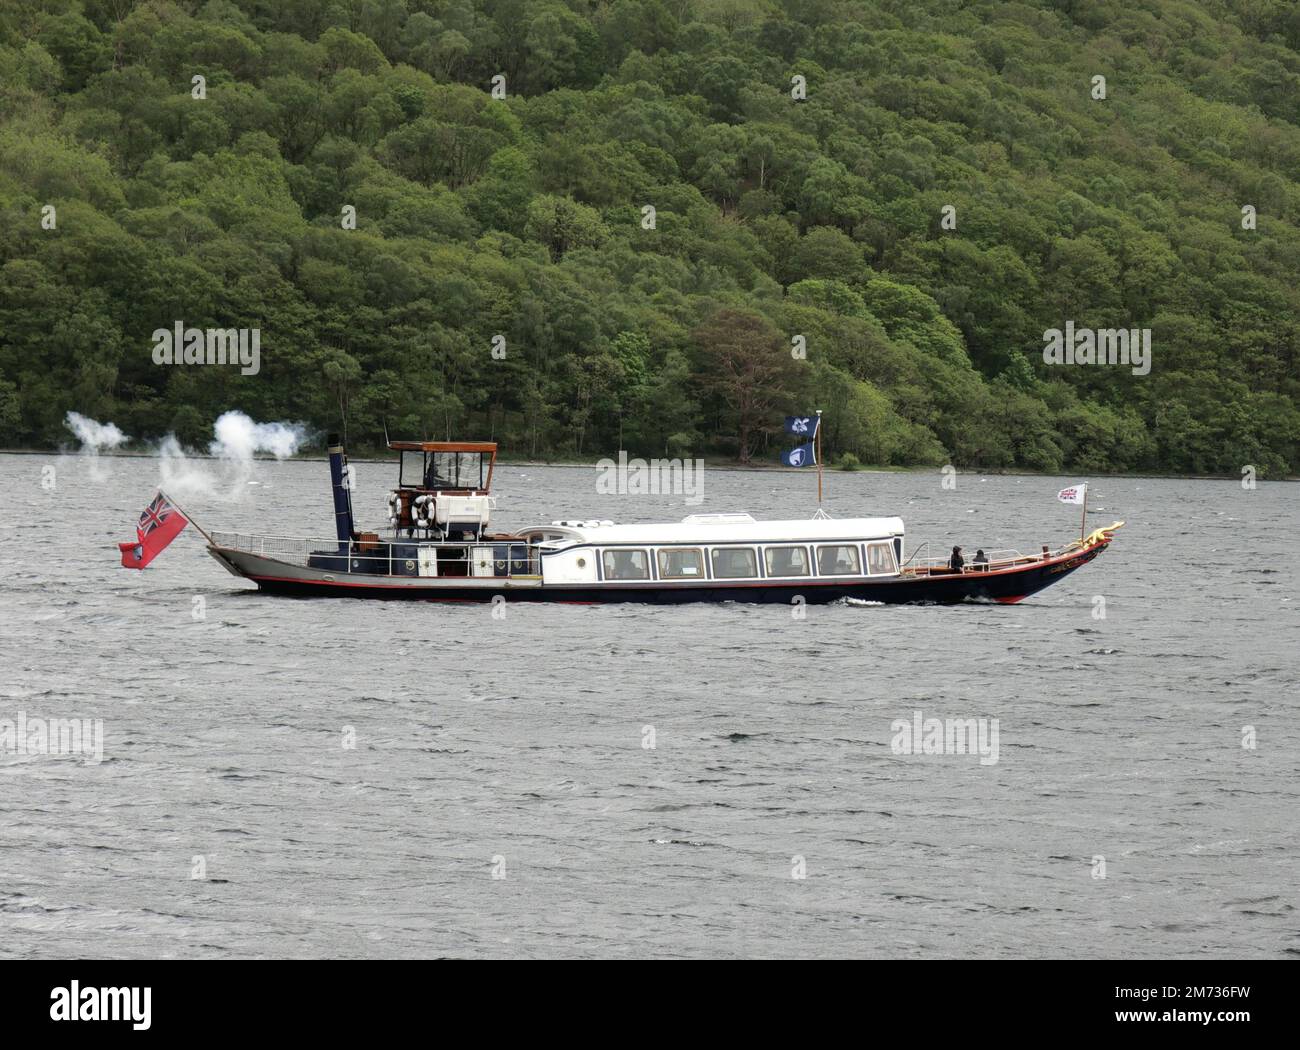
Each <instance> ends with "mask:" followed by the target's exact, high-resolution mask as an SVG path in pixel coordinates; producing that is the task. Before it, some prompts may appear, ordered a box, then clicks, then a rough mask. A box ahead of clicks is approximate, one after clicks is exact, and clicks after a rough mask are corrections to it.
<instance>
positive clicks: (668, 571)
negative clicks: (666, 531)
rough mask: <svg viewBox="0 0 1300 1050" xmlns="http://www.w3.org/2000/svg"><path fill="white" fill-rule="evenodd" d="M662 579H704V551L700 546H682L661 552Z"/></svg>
mask: <svg viewBox="0 0 1300 1050" xmlns="http://www.w3.org/2000/svg"><path fill="white" fill-rule="evenodd" d="M659 578H660V579H661V580H702V579H704V552H703V551H702V550H700V549H699V548H698V547H682V548H679V549H676V550H661V551H660V552H659Z"/></svg>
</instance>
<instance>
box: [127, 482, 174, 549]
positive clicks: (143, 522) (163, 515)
mask: <svg viewBox="0 0 1300 1050" xmlns="http://www.w3.org/2000/svg"><path fill="white" fill-rule="evenodd" d="M175 512H176V508H175V507H173V506H172V505H171V501H170V500H168V499H167V497H166V496H164V495H163V494H162V493H161V492H160V493H158V495H156V496H155V497H154V498H153V502H151V503H150V504H149V506H147V507H145V509H144V510H142V511H141V512H140V523H139V525H137V526H136V528H137V529H138V530H139V532H140V538H141V539H144V538H145V537H146V536H148V535H149V533H151V532H153V530H154V529H156V528H158V526H159V525H161V524H162V523H163V522H164V521H166V520H167V519H168V518H169V517H171V516H172V514H174V513H175Z"/></svg>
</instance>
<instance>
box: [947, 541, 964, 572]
mask: <svg viewBox="0 0 1300 1050" xmlns="http://www.w3.org/2000/svg"><path fill="white" fill-rule="evenodd" d="M965 564H966V559H965V558H963V557H962V556H961V548H960V547H954V548H953V549H952V559H951V560H950V561H949V562H948V568H950V569H951V570H952V571H953V572H961V570H962V566H964V565H965Z"/></svg>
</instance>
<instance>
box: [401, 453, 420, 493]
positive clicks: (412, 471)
mask: <svg viewBox="0 0 1300 1050" xmlns="http://www.w3.org/2000/svg"><path fill="white" fill-rule="evenodd" d="M398 484H400V485H409V486H410V487H411V488H417V489H418V488H423V487H424V453H423V452H410V451H407V452H403V453H402V472H401V474H400V476H399V479H398Z"/></svg>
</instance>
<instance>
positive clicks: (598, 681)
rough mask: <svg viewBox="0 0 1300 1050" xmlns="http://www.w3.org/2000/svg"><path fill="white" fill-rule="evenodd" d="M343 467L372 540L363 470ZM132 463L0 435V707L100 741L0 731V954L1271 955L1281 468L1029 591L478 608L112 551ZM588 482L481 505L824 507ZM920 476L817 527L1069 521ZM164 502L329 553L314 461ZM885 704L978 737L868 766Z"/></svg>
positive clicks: (1138, 498) (1287, 743) (860, 495)
mask: <svg viewBox="0 0 1300 1050" xmlns="http://www.w3.org/2000/svg"><path fill="white" fill-rule="evenodd" d="M45 468H53V470H54V473H53V475H50V474H48V473H46V474H45V475H44V478H45V480H46V483H47V484H48V483H49V481H50V479H51V478H52V479H53V482H54V485H55V487H54V488H53V490H50V489H49V488H47V487H43V485H42V480H43V473H42V471H43V469H45ZM207 469H209V470H215V467H214V466H213V465H212V464H208V465H207ZM357 473H358V478H359V484H358V491H357V493H356V505H357V510H358V517H359V519H360V521H361V522H362V523H363V524H379V523H380V521H381V518H382V514H383V510H384V501H385V496H386V493H387V491H388V488H389V485H390V482H391V481H392V479H393V477H394V476H395V467H394V466H393V465H391V464H374V463H361V464H358V465H357ZM158 476H159V463H158V461H156V460H149V459H127V458H121V459H109V460H102V461H98V462H94V461H90V460H87V459H82V458H75V457H62V458H61V457H57V456H50V457H40V456H13V455H5V456H0V485H3V491H4V493H5V501H4V505H3V509H0V570H2V575H0V579H2V580H3V583H2V584H0V588H2V598H0V637H2V642H0V645H2V647H3V651H2V654H0V656H2V659H0V666H2V668H3V670H2V671H0V720H3V719H8V720H10V721H14V722H15V724H16V719H17V718H18V717H19V714H20V713H21V714H22V715H23V717H25V718H26V719H28V720H31V719H35V718H42V719H52V718H90V719H102V720H103V733H104V737H103V761H102V762H95V761H93V759H88V758H86V757H83V756H78V755H55V756H51V755H41V754H18V753H11V752H12V751H13V749H10V752H6V751H4V750H0V811H2V812H0V828H2V830H0V931H2V935H0V956H10V957H15V956H16V957H23V958H31V957H47V956H51V957H67V956H94V957H147V956H164V957H168V956H186V957H189V956H198V957H221V956H239V957H248V956H289V957H316V956H326V957H412V956H421V957H423V956H439V955H469V956H481V957H512V956H524V957H590V956H618V957H623V956H653V957H670V956H716V955H721V956H796V957H813V956H887V957H898V956H958V957H966V956H981V957H985V956H997V957H1011V956H1035V957H1037V956H1084V957H1107V958H1110V957H1121V956H1122V957H1143V956H1150V957H1160V956H1180V957H1182V956H1187V957H1193V956H1206V955H1211V956H1220V957H1238V956H1272V957H1280V956H1296V955H1300V932H1298V927H1300V923H1298V922H1297V913H1296V911H1295V907H1296V901H1297V882H1298V878H1297V838H1298V837H1300V836H1297V832H1296V826H1297V811H1298V809H1300V787H1298V786H1297V785H1298V781H1297V774H1298V773H1300V768H1298V766H1300V719H1297V717H1296V693H1297V690H1296V683H1297V679H1298V674H1297V671H1298V666H1297V663H1298V662H1297V653H1298V652H1300V645H1298V644H1297V642H1298V641H1300V639H1298V637H1297V617H1296V595H1297V588H1296V568H1295V559H1296V553H1295V552H1296V539H1295V538H1296V535H1297V531H1298V530H1300V514H1298V513H1297V506H1296V493H1297V491H1300V490H1297V489H1296V487H1295V486H1293V485H1286V484H1270V483H1263V482H1261V483H1260V484H1259V486H1258V487H1257V488H1256V489H1254V490H1244V489H1243V488H1242V487H1241V485H1240V484H1239V483H1236V482H1231V481H1179V480H1156V479H1096V480H1094V483H1093V491H1092V495H1091V498H1090V504H1091V507H1090V509H1092V510H1094V511H1095V512H1094V513H1092V514H1091V515H1090V518H1089V527H1090V528H1095V527H1097V526H1098V525H1102V524H1108V523H1109V522H1110V521H1112V520H1114V519H1121V518H1122V519H1125V520H1126V521H1127V525H1126V526H1125V528H1123V529H1122V530H1120V532H1119V533H1118V534H1117V537H1116V541H1115V543H1114V544H1113V545H1112V547H1111V549H1110V550H1109V551H1107V552H1106V553H1105V554H1103V555H1102V556H1101V557H1100V558H1098V559H1097V560H1096V561H1095V562H1094V563H1092V564H1091V565H1089V566H1086V567H1085V568H1083V569H1082V570H1080V571H1079V572H1077V573H1075V574H1073V575H1071V576H1070V577H1068V578H1067V579H1066V580H1064V581H1063V582H1061V583H1058V584H1057V585H1055V586H1053V587H1051V588H1049V589H1047V590H1045V591H1043V592H1041V593H1040V594H1039V595H1037V596H1035V597H1033V598H1031V599H1029V600H1027V601H1025V602H1024V603H1023V604H1021V605H1017V606H989V605H966V606H959V607H948V608H944V607H906V606H893V607H886V606H874V605H832V606H822V607H811V608H809V609H808V610H807V615H806V617H805V618H803V619H796V618H795V617H794V616H793V615H792V611H791V609H789V608H786V607H784V606H744V605H731V604H724V605H714V606H677V607H637V606H624V607H620V606H607V607H583V606H548V605H544V604H538V605H527V604H518V605H508V606H507V607H506V615H505V617H504V618H503V619H494V618H493V616H492V612H491V609H490V607H488V606H480V605H439V604H431V603H387V602H386V603H377V602H365V601H359V600H355V599H352V600H349V599H317V600H293V599H285V598H275V597H266V596H261V595H258V594H257V593H256V592H255V591H253V590H251V585H250V584H247V583H245V582H243V581H240V580H237V579H235V578H234V577H232V576H230V575H228V574H227V573H226V572H225V571H224V570H223V569H222V568H221V567H220V566H219V565H218V564H217V563H216V562H215V561H213V560H212V559H211V558H210V557H208V555H207V554H206V553H205V552H204V550H203V544H202V542H201V540H200V537H199V536H198V535H197V533H196V532H195V531H194V530H193V529H190V530H187V531H186V532H185V533H183V534H182V535H181V537H180V538H179V539H178V540H177V542H176V543H175V544H174V545H173V546H172V548H170V549H169V550H168V551H167V552H165V553H164V554H163V555H162V556H161V557H160V558H159V559H158V561H156V562H155V563H154V564H153V565H152V566H151V567H150V568H149V569H147V570H146V571H144V572H142V573H141V572H130V571H127V570H125V569H122V568H120V567H118V564H117V562H118V555H117V551H116V543H117V542H118V541H120V540H127V539H130V538H132V536H133V526H134V522H135V519H136V517H137V515H138V514H139V511H140V509H141V508H142V507H143V506H144V505H145V503H146V502H147V500H148V498H149V496H150V495H151V494H152V492H153V489H154V486H155V485H156V484H157V481H158ZM595 476H596V475H595V472H594V470H593V469H591V468H585V469H583V468H564V467H531V466H530V467H516V466H505V467H499V468H498V471H497V477H496V484H495V486H494V488H495V490H496V492H497V493H498V495H499V496H500V508H499V510H498V512H497V524H499V525H502V526H506V527H514V526H522V525H526V524H532V523H535V522H537V521H538V520H541V521H550V520H552V519H556V518H566V517H581V518H588V517H601V518H612V519H615V520H618V521H635V520H655V519H668V520H674V519H677V518H680V517H682V516H683V515H684V514H686V513H691V512H696V511H722V510H747V511H749V512H751V513H753V514H754V515H755V516H756V517H783V516H790V517H803V516H807V515H808V514H810V513H811V512H812V511H813V510H814V509H815V507H816V501H815V495H816V478H815V477H814V476H813V475H812V473H811V472H806V473H803V474H792V473H784V474H783V473H757V472H738V471H724V470H720V469H719V470H709V471H708V472H707V474H706V476H705V490H704V492H705V499H704V502H703V503H702V504H700V505H698V506H686V505H685V503H684V500H683V499H682V498H681V497H675V498H674V497H648V496H647V497H612V496H602V495H598V494H597V493H596V491H595ZM247 480H253V481H256V482H257V484H246V483H245V481H247ZM940 480H941V479H940V476H939V475H938V474H937V473H935V474H875V473H858V474H839V473H834V474H827V476H826V486H827V501H826V504H825V506H826V509H827V511H828V512H829V513H830V514H831V515H832V516H836V517H847V516H859V515H864V514H895V513H897V514H899V515H901V516H902V517H903V518H904V519H905V521H906V523H907V528H908V545H909V550H910V549H911V548H912V547H913V546H914V545H915V544H916V543H918V542H920V541H922V540H927V539H928V540H929V541H931V543H932V546H933V547H936V548H938V550H939V551H942V550H945V549H947V548H948V547H951V546H952V544H954V543H961V544H962V546H963V547H965V548H966V550H967V554H968V556H969V554H970V553H971V552H973V551H974V549H975V548H976V547H977V546H983V547H985V548H1001V547H1019V548H1021V549H1023V550H1037V549H1038V547H1039V546H1040V545H1042V544H1044V543H1050V544H1052V545H1053V546H1055V545H1056V544H1058V543H1059V542H1062V541H1064V540H1066V539H1069V538H1070V537H1071V536H1072V535H1077V531H1078V528H1079V517H1078V508H1074V507H1068V506H1063V505H1061V504H1058V503H1057V502H1056V501H1055V494H1056V491H1057V490H1058V489H1059V488H1061V487H1063V486H1064V485H1066V484H1068V483H1071V482H1074V481H1078V480H1082V479H1081V478H1076V477H1069V478H1029V477H1024V478H1014V477H987V478H985V477H982V476H980V475H978V474H974V475H962V476H960V477H959V479H958V483H957V487H956V489H955V490H952V491H948V490H944V489H943V488H942V487H941V484H940ZM173 495H174V496H175V497H176V498H178V499H179V500H180V501H181V502H182V503H183V504H184V505H185V506H186V508H187V509H188V510H189V511H190V512H191V513H192V514H193V515H194V516H195V518H196V519H197V520H198V521H199V522H200V523H201V524H203V525H204V526H205V527H207V528H209V529H212V528H218V529H239V530H242V531H249V532H264V533H271V534H280V535H316V536H319V535H326V536H327V535H330V534H331V532H332V524H331V506H330V495H329V486H328V469H327V466H326V465H325V464H324V463H323V462H302V461H299V462H289V463H274V462H263V463H258V464H256V466H255V468H254V470H253V473H252V475H251V477H250V478H247V479H246V478H242V477H235V478H233V479H232V478H230V477H225V478H222V479H220V481H219V483H215V484H213V485H212V486H210V487H209V488H208V489H207V490H205V489H204V487H203V486H201V485H199V486H196V485H194V484H190V485H183V484H182V485H179V486H178V490H177V491H174V492H173ZM1098 598H1101V599H1104V606H1103V604H1102V603H1101V602H1099V601H1097V599H1098ZM199 599H201V601H199ZM1103 608H1104V613H1105V616H1104V618H1098V616H1097V613H1098V612H1099V611H1101V610H1103ZM200 614H201V615H202V618H196V617H197V616H199V615H200ZM916 711H920V712H922V713H923V717H924V718H930V717H937V718H961V719H997V720H998V723H997V724H998V728H999V749H998V756H997V762H996V763H993V764H986V763H981V762H980V760H979V756H973V755H961V754H929V755H927V754H910V755H909V754H896V753H895V751H894V749H893V748H892V747H891V741H893V739H894V736H895V730H894V727H893V725H892V724H893V722H894V721H895V720H896V719H902V720H907V721H909V722H910V721H911V720H912V718H913V717H914V715H913V713H914V712H916ZM987 724H991V723H986V725H987ZM0 725H2V723H0ZM1247 727H1253V728H1247ZM349 734H350V735H349ZM651 738H653V743H654V747H653V748H650V747H647V746H643V745H645V744H648V743H650V742H651ZM1243 741H1246V742H1247V743H1253V745H1254V746H1253V747H1243ZM349 742H354V744H355V746H352V747H347V746H345V743H349ZM195 874H200V875H202V876H203V877H201V878H195V877H193V876H194V875H195ZM796 875H803V876H804V877H802V878H798V877H794V876H796ZM1103 875H1104V877H1101V876H1103Z"/></svg>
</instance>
